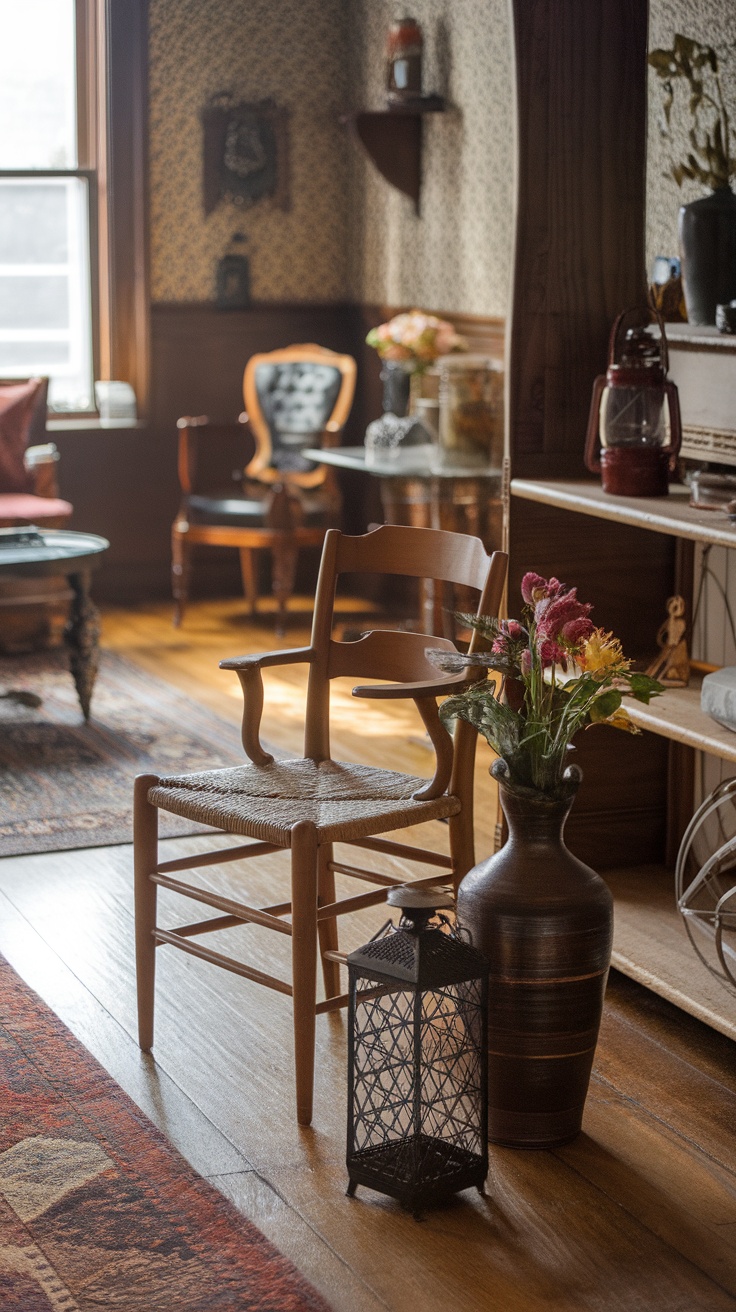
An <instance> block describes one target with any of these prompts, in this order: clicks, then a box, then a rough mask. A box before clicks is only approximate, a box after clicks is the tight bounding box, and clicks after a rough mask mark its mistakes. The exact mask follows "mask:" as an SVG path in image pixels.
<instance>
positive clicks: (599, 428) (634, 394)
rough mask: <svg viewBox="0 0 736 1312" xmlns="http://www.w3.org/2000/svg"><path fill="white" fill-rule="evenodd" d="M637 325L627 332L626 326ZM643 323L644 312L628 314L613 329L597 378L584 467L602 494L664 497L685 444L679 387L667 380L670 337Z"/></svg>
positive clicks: (594, 385)
mask: <svg viewBox="0 0 736 1312" xmlns="http://www.w3.org/2000/svg"><path fill="white" fill-rule="evenodd" d="M632 314H634V315H636V316H637V317H638V319H639V323H638V324H637V325H636V326H634V327H631V328H629V329H628V331H627V332H626V334H625V336H624V335H623V329H624V324H625V321H626V320H627V319H628V318H629V317H630V316H631V315H632ZM656 317H657V320H658V323H659V332H660V335H659V338H658V339H657V338H655V337H652V336H651V334H650V333H648V332H647V330H646V327H645V326H643V325H642V324H641V318H642V312H641V310H638V311H637V310H625V311H624V312H623V314H620V315H619V316H618V318H617V320H616V322H615V323H614V325H613V328H612V330H611V340H610V346H609V355H608V370H607V372H606V373H605V374H602V375H601V376H600V377H598V378H596V380H595V383H594V384H593V397H592V401H591V406H590V417H589V419H588V434H587V439H586V443H585V463H586V465H587V467H588V469H590V470H591V471H592V472H593V473H599V474H601V477H602V482H603V491H604V492H610V493H612V494H613V495H614V496H624V497H663V496H666V495H667V492H668V490H669V481H670V477H671V475H672V474H674V472H675V469H676V462H677V455H678V452H679V450H680V442H681V441H682V428H681V424H680V405H679V399H678V395H677V388H676V386H675V384H674V383H673V382H672V380H671V379H669V378H668V377H667V365H668V357H667V338H666V336H665V330H664V323H663V321H662V319H661V317H660V315H659V314H657V316H656Z"/></svg>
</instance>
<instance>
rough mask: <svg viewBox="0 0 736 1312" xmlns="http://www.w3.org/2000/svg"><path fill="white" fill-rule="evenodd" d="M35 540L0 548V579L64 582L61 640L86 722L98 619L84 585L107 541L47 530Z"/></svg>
mask: <svg viewBox="0 0 736 1312" xmlns="http://www.w3.org/2000/svg"><path fill="white" fill-rule="evenodd" d="M41 537H42V539H43V541H42V542H34V543H18V544H14V545H2V546H0V578H3V577H4V578H58V577H59V576H62V577H65V578H66V579H67V581H68V583H69V592H70V601H71V607H70V611H69V619H68V621H67V625H66V628H65V630H64V641H65V642H66V645H67V647H68V649H69V667H70V670H71V673H72V678H73V679H74V686H75V687H76V690H77V696H78V697H79V704H80V706H81V708H82V714H83V715H84V718H85V720H88V719H89V708H90V701H91V699H92V689H93V687H94V683H95V679H96V677H97V667H98V664H99V658H100V657H99V642H100V616H99V611H98V610H97V607H96V606H95V604H94V602H93V601H92V599H91V597H90V595H89V583H90V575H91V573H92V570H93V569H96V568H97V566H98V564H99V562H100V557H101V556H102V553H103V551H107V549H108V547H109V545H110V543H109V542H108V541H107V540H106V539H105V538H100V537H97V536H96V534H94V533H75V532H72V531H71V530H69V529H49V530H47V531H46V532H44V533H42V534H41ZM57 599H58V598H57ZM33 600H34V603H35V604H37V603H38V600H39V598H38V597H37V596H34V598H33ZM12 604H13V605H17V604H18V603H17V600H16V599H13V600H12ZM1 605H2V599H0V606H1Z"/></svg>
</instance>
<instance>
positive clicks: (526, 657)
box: [520, 647, 532, 675]
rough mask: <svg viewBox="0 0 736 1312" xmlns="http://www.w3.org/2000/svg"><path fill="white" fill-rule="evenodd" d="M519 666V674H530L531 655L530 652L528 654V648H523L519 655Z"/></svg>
mask: <svg viewBox="0 0 736 1312" xmlns="http://www.w3.org/2000/svg"><path fill="white" fill-rule="evenodd" d="M520 665H521V672H522V674H526V675H529V674H531V672H532V654H531V652H530V650H529V648H528V647H525V648H524V650H523V652H522V653H521V661H520Z"/></svg>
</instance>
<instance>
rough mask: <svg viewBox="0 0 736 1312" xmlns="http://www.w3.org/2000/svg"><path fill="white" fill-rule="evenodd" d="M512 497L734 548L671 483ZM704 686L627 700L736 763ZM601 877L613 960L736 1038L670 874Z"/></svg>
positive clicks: (530, 490)
mask: <svg viewBox="0 0 736 1312" xmlns="http://www.w3.org/2000/svg"><path fill="white" fill-rule="evenodd" d="M511 495H512V496H514V497H518V498H520V499H522V500H527V501H535V502H538V503H540V504H542V505H546V506H554V507H556V508H557V509H559V510H567V511H572V512H574V513H577V514H581V515H588V516H590V517H592V518H594V519H602V520H608V521H609V522H612V523H617V524H627V525H630V526H631V527H634V528H645V529H649V530H651V531H652V532H654V533H661V534H668V535H669V536H671V537H675V538H684V539H687V540H689V541H691V542H702V543H706V544H709V543H712V544H715V545H718V546H723V547H731V548H734V547H736V526H734V525H732V524H730V523H729V521H728V519H727V517H726V516H725V515H724V514H722V513H719V512H717V511H707V510H706V511H703V510H695V509H693V507H692V506H690V505H689V489H688V488H686V487H681V486H675V487H673V488H672V489H671V490H670V495H669V496H668V497H657V498H654V497H613V496H609V495H608V494H606V493H605V492H604V491H603V489H602V488H601V486H600V484H599V483H597V482H596V483H594V482H591V481H586V480H583V479H580V480H575V481H574V482H558V481H556V480H550V481H549V482H547V481H536V480H532V479H522V478H517V479H512V481H511ZM700 683H701V681H700V679H695V678H694V679H693V680H692V682H691V684H690V687H689V688H676V689H669V690H668V691H667V692H665V693H663V694H662V695H661V696H659V697H656V698H654V700H653V701H652V702H651V704H650V705H649V706H644V705H642V704H641V703H640V702H635V701H633V700H631V699H629V698H627V700H626V709H627V711H628V712H629V714H630V715H631V718H632V720H634V722H635V723H636V724H637V725H638V727H639V728H640V729H645V730H648V731H649V732H650V733H654V734H658V735H659V736H660V737H662V738H667V739H669V740H670V741H671V742H675V743H682V744H683V745H684V746H686V747H691V748H693V749H694V750H695V751H700V752H706V753H708V754H709V755H711V756H715V757H718V758H720V759H721V760H723V761H732V762H734V763H736V733H732V732H731V731H730V730H729V729H724V728H721V726H720V725H719V724H717V723H716V722H715V720H712V719H711V717H710V716H709V715H706V714H705V713H704V712H703V711H702V710H701V709H700ZM604 878H605V880H606V882H607V883H608V884H609V886H610V888H611V891H612V892H613V895H614V902H615V914H614V948H613V957H612V963H613V965H614V966H615V967H617V969H618V970H621V971H622V972H623V973H624V974H625V975H629V976H631V978H632V979H636V980H638V981H639V983H640V984H645V985H646V987H647V988H650V989H652V990H653V991H654V992H655V993H659V994H661V995H662V996H663V997H665V998H667V999H668V1000H669V1001H670V1002H673V1003H675V1004H676V1005H677V1006H678V1007H682V1008H683V1010H685V1011H689V1012H690V1013H691V1014H692V1015H693V1016H697V1017H698V1019H699V1020H702V1021H705V1023H706V1024H708V1025H711V1026H712V1027H713V1028H714V1029H717V1030H720V1031H721V1033H723V1034H727V1035H728V1036H729V1037H730V1038H733V1039H736V1004H735V1002H734V996H733V993H732V992H730V990H729V989H728V988H727V987H726V986H725V984H723V983H721V981H720V979H718V978H716V977H715V976H714V975H712V974H711V973H710V971H709V970H708V969H707V968H706V967H705V966H704V965H703V963H702V962H701V961H700V960H699V959H698V957H697V956H696V954H695V952H694V951H693V948H692V945H691V944H690V942H689V940H688V937H687V933H686V930H685V926H684V925H683V923H682V920H681V917H680V914H679V912H678V910H677V905H676V902H675V892H674V879H673V873H672V871H671V870H667V869H666V868H665V867H664V866H638V867H635V866H632V867H628V868H626V869H620V870H607V871H604Z"/></svg>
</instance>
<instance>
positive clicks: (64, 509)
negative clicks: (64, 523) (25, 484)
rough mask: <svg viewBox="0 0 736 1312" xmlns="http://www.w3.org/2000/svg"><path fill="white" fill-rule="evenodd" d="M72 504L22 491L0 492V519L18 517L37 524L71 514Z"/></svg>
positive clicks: (24, 521)
mask: <svg viewBox="0 0 736 1312" xmlns="http://www.w3.org/2000/svg"><path fill="white" fill-rule="evenodd" d="M71 513H72V506H71V505H70V504H69V502H68V501H62V500H60V498H59V497H33V496H25V495H24V494H22V493H0V519H19V520H22V521H23V523H25V524H37V523H39V522H40V521H41V520H44V519H59V517H60V516H62V515H71Z"/></svg>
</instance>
